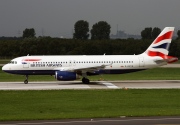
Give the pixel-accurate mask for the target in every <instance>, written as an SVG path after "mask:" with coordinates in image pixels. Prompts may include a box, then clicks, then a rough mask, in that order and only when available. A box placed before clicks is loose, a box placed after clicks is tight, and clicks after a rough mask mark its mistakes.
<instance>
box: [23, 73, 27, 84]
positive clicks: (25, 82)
mask: <svg viewBox="0 0 180 125" xmlns="http://www.w3.org/2000/svg"><path fill="white" fill-rule="evenodd" d="M24 84H28V75H26V79H25V80H24Z"/></svg>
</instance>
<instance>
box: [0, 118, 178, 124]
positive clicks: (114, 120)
mask: <svg viewBox="0 0 180 125" xmlns="http://www.w3.org/2000/svg"><path fill="white" fill-rule="evenodd" d="M179 123H180V117H132V118H131V117H130V118H125V117H121V118H101V119H100V118H99V119H98V118H96V119H72V120H39V121H15V122H13V121H12V122H0V125H1V124H2V125H57V124H58V125H64V124H65V125H66V124H68V125H69V124H70V125H179Z"/></svg>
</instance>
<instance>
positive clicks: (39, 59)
mask: <svg viewBox="0 0 180 125" xmlns="http://www.w3.org/2000/svg"><path fill="white" fill-rule="evenodd" d="M40 60H41V59H24V60H23V61H40Z"/></svg>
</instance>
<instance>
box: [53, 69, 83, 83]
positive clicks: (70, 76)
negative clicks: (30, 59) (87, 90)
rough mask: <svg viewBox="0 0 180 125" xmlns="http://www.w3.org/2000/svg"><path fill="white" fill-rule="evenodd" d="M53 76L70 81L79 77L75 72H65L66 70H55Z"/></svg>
mask: <svg viewBox="0 0 180 125" xmlns="http://www.w3.org/2000/svg"><path fill="white" fill-rule="evenodd" d="M55 78H56V79H57V80H59V81H70V80H76V79H79V78H80V76H79V75H77V74H76V73H75V72H67V71H56V72H55Z"/></svg>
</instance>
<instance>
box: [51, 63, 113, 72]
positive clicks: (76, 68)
mask: <svg viewBox="0 0 180 125" xmlns="http://www.w3.org/2000/svg"><path fill="white" fill-rule="evenodd" d="M110 65H112V64H103V65H93V66H74V67H58V68H54V70H59V71H82V70H83V71H96V70H100V69H104V68H105V66H110Z"/></svg>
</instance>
